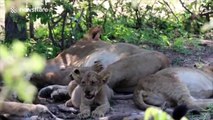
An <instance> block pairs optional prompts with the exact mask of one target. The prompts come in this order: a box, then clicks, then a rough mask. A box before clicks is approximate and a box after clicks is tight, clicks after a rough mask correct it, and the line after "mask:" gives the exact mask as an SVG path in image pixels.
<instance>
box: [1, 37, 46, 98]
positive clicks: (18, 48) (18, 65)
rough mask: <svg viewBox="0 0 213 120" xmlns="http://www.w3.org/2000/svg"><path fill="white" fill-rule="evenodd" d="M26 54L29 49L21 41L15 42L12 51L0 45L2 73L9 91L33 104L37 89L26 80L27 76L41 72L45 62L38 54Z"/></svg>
mask: <svg viewBox="0 0 213 120" xmlns="http://www.w3.org/2000/svg"><path fill="white" fill-rule="evenodd" d="M26 52H27V48H26V47H25V45H24V44H23V43H21V42H19V41H15V42H14V43H13V44H12V46H11V48H10V49H8V48H7V47H6V46H4V45H0V63H1V65H2V68H0V73H1V74H2V77H3V80H4V84H5V86H6V88H7V89H8V91H10V90H12V91H15V92H16V93H17V94H18V96H19V97H20V98H21V99H23V100H24V101H25V102H32V100H33V97H34V94H35V92H36V88H35V87H34V86H33V85H31V84H30V82H29V81H27V80H26V79H27V78H26V76H27V75H29V74H32V73H39V72H41V71H42V69H43V68H44V65H45V60H44V59H43V58H42V57H41V56H40V55H38V54H36V53H32V54H31V55H30V56H29V57H26V56H25V55H26Z"/></svg>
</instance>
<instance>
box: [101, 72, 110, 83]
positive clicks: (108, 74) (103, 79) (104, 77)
mask: <svg viewBox="0 0 213 120" xmlns="http://www.w3.org/2000/svg"><path fill="white" fill-rule="evenodd" d="M100 76H101V80H102V83H103V84H106V83H107V82H108V81H109V78H110V76H111V73H110V72H108V73H106V74H103V75H100Z"/></svg>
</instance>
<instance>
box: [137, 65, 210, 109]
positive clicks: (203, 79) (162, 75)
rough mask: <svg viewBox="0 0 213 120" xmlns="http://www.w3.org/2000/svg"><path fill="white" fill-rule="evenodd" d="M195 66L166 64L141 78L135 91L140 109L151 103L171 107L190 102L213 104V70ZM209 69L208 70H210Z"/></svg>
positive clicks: (198, 105)
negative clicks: (185, 66)
mask: <svg viewBox="0 0 213 120" xmlns="http://www.w3.org/2000/svg"><path fill="white" fill-rule="evenodd" d="M204 70H205V71H202V70H198V69H193V68H184V67H179V68H166V69H163V70H161V71H159V72H157V73H155V74H153V75H151V76H148V77H146V78H141V79H140V80H139V83H138V85H137V87H136V89H135V91H134V96H133V99H134V102H135V104H136V105H137V106H138V107H139V108H140V109H143V110H144V109H146V108H147V107H150V106H151V105H155V106H161V105H162V104H163V103H164V102H167V103H168V105H169V106H170V107H173V106H176V105H180V104H186V105H187V106H188V108H189V109H198V110H201V109H202V108H206V107H207V106H208V105H209V104H213V99H197V98H209V97H211V96H213V72H212V68H211V69H210V68H205V69H204ZM206 71H208V72H206Z"/></svg>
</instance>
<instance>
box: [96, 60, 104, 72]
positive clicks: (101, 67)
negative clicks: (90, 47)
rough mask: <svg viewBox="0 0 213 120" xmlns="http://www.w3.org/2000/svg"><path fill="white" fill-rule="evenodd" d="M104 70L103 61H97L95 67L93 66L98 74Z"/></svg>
mask: <svg viewBox="0 0 213 120" xmlns="http://www.w3.org/2000/svg"><path fill="white" fill-rule="evenodd" d="M103 69H104V66H103V64H102V63H101V61H99V60H97V61H95V62H94V65H93V70H94V71H96V72H100V71H102V70H103Z"/></svg>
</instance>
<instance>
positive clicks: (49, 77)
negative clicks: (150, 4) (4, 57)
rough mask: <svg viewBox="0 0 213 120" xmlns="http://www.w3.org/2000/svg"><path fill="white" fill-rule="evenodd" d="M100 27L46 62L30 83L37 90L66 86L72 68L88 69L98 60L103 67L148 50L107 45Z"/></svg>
mask: <svg viewBox="0 0 213 120" xmlns="http://www.w3.org/2000/svg"><path fill="white" fill-rule="evenodd" d="M101 32H102V29H101V27H99V26H98V27H94V28H91V29H90V30H89V32H88V33H87V34H86V35H85V36H84V37H83V38H82V39H81V40H80V41H78V42H77V43H76V44H74V45H72V46H70V47H69V48H68V49H66V50H64V51H62V52H61V53H59V54H58V56H57V57H55V58H53V59H51V60H48V61H47V65H46V67H45V70H44V71H43V73H42V74H39V75H33V76H32V77H31V81H32V82H33V83H34V84H35V85H36V86H37V87H39V88H41V87H44V86H47V85H51V84H58V85H67V84H69V82H70V81H71V80H69V79H65V78H66V77H67V76H68V75H69V73H70V70H72V68H73V67H89V66H92V64H93V63H94V61H97V60H100V61H101V62H102V63H103V66H104V67H107V66H108V65H110V64H112V63H114V62H116V61H118V60H121V59H124V58H127V57H129V56H131V55H134V54H137V53H144V52H147V51H148V50H144V49H140V48H139V47H137V46H135V45H131V44H127V43H116V44H113V45H112V44H108V43H106V42H103V41H101V40H100V38H99V37H100V34H101Z"/></svg>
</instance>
